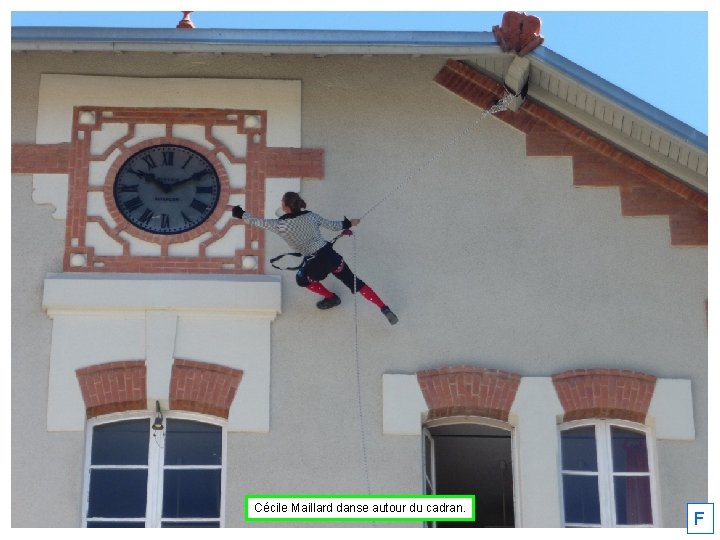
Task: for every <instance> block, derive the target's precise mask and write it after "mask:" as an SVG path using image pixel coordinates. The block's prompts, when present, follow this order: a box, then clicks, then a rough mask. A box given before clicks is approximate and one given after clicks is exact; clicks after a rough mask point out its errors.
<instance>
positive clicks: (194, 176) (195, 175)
mask: <svg viewBox="0 0 720 540" xmlns="http://www.w3.org/2000/svg"><path fill="white" fill-rule="evenodd" d="M209 172H210V171H206V170H203V171H198V172H195V173H193V174H191V175H190V176H188V177H187V178H183V179H182V180H178V181H177V182H175V183H174V184H172V189H175V187H177V186H180V185H182V184H184V183H186V182H192V181H194V180H199V179H200V178H202V177H203V176H205V175H206V174H208V173H209Z"/></svg>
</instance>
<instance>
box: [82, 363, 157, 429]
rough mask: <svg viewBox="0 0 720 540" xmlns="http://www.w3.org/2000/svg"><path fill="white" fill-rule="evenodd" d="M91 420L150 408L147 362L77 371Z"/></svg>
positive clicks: (98, 366)
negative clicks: (102, 415)
mask: <svg viewBox="0 0 720 540" xmlns="http://www.w3.org/2000/svg"><path fill="white" fill-rule="evenodd" d="M75 374H76V376H77V379H78V382H79V383H80V391H81V393H82V397H83V401H84V402H85V412H86V415H87V417H88V418H92V417H94V416H99V415H101V414H109V413H114V412H123V411H133V410H143V409H146V408H147V383H146V381H147V375H146V367H145V361H144V360H127V361H120V362H107V363H104V364H95V365H92V366H88V367H84V368H80V369H77V370H75Z"/></svg>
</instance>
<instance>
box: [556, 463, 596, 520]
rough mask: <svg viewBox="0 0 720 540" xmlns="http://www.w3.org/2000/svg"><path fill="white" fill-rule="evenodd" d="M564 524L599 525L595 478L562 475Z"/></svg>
mask: <svg viewBox="0 0 720 540" xmlns="http://www.w3.org/2000/svg"><path fill="white" fill-rule="evenodd" d="M563 499H564V503H565V522H566V523H588V524H599V523H600V495H599V493H598V479H597V476H577V475H572V474H564V475H563Z"/></svg>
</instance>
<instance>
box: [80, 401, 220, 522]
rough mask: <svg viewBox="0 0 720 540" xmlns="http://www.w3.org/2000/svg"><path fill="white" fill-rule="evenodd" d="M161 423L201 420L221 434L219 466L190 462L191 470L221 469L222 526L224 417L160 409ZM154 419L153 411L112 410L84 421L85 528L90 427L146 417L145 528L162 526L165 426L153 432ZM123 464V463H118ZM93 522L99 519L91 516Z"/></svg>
mask: <svg viewBox="0 0 720 540" xmlns="http://www.w3.org/2000/svg"><path fill="white" fill-rule="evenodd" d="M163 416H164V418H163V425H165V422H166V420H167V419H168V418H169V419H173V420H191V421H194V422H201V423H203V424H212V425H215V426H219V427H220V428H221V433H222V443H221V444H222V449H221V451H222V463H221V465H220V466H217V465H193V466H192V469H197V470H199V469H218V468H219V469H220V518H219V526H220V528H223V527H224V526H225V486H226V476H227V421H226V420H225V419H223V418H218V417H216V416H209V415H206V414H200V413H193V412H186V411H164V410H163ZM154 418H155V412H154V411H152V412H151V411H131V412H123V413H112V414H107V415H102V416H98V417H95V418H92V419H90V420H88V421H87V429H86V431H85V458H84V460H83V467H84V469H83V470H84V478H83V497H82V526H83V527H84V528H85V527H87V523H88V518H87V512H88V506H89V503H90V497H89V496H90V459H91V456H92V438H93V437H92V436H93V428H95V427H96V426H101V425H103V424H110V423H113V422H121V421H124V420H140V419H147V420H148V430H150V431H151V433H150V440H149V444H148V464H147V470H148V485H147V507H146V510H145V518H144V519H143V520H140V519H138V520H136V521H138V522H139V521H144V523H145V528H159V527H160V526H161V525H162V500H163V498H162V497H163V493H162V490H163V482H162V479H163V474H164V470H165V466H164V457H165V453H164V452H163V450H164V448H165V447H164V444H165V431H166V430H165V429H163V430H162V431H157V432H154V431H152V429H151V427H150V425H151V423H152V421H153V419H154ZM121 467H124V466H121ZM129 468H136V469H144V468H145V466H129ZM178 468H182V467H179V466H168V469H178ZM216 519H217V518H213V519H211V520H210V519H207V518H178V519H175V518H165V521H173V522H180V521H187V522H192V521H200V522H207V521H215V520H216ZM91 521H93V522H97V521H102V520H97V519H93V520H91ZM106 521H113V522H117V521H118V520H117V519H110V518H108V519H107V520H106Z"/></svg>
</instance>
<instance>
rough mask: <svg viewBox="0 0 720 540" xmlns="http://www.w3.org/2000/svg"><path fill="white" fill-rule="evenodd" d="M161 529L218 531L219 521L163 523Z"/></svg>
mask: <svg viewBox="0 0 720 540" xmlns="http://www.w3.org/2000/svg"><path fill="white" fill-rule="evenodd" d="M162 527H163V529H177V528H185V529H190V528H193V529H199V528H203V529H218V528H220V522H219V521H163V524H162Z"/></svg>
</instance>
